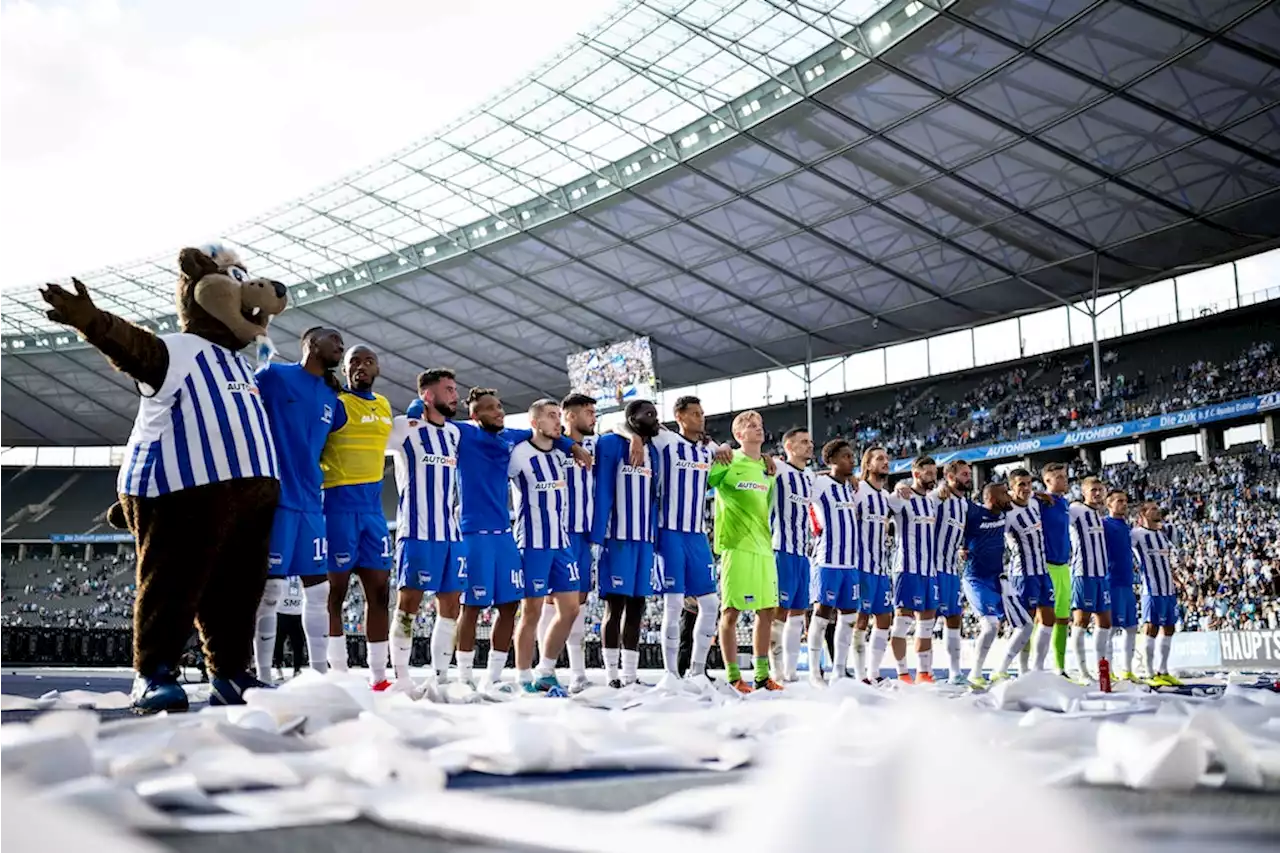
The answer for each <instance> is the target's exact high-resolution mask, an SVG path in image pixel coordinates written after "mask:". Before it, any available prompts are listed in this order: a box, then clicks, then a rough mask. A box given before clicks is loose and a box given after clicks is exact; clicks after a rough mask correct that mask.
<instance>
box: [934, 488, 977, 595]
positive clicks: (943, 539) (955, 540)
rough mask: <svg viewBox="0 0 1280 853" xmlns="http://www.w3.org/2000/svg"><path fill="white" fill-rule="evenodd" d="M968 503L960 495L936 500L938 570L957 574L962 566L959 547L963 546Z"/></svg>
mask: <svg viewBox="0 0 1280 853" xmlns="http://www.w3.org/2000/svg"><path fill="white" fill-rule="evenodd" d="M935 494H936V492H935ZM970 505H971V502H970V500H969V499H968V498H966V497H962V496H960V495H952V496H951V497H949V498H947V499H946V500H940V499H939V500H938V532H937V543H938V571H939V572H942V573H944V574H948V575H958V574H960V571H961V569H962V568H963V567H962V566H961V565H960V549H961V548H962V547H963V546H964V526H965V524H966V523H967V522H968V521H969V507H970Z"/></svg>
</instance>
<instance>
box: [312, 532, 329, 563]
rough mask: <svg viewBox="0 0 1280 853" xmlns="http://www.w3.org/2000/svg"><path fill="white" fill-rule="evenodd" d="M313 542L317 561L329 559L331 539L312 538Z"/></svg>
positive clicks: (321, 561)
mask: <svg viewBox="0 0 1280 853" xmlns="http://www.w3.org/2000/svg"><path fill="white" fill-rule="evenodd" d="M311 544H312V545H313V546H314V547H315V549H316V553H315V558H314V559H315V561H316V562H317V563H323V562H324V561H325V560H327V559H329V540H328V539H324V538H318V539H312V540H311Z"/></svg>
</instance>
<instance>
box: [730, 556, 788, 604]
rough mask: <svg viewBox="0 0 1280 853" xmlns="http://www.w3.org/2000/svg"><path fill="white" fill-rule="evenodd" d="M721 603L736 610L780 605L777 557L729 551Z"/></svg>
mask: <svg viewBox="0 0 1280 853" xmlns="http://www.w3.org/2000/svg"><path fill="white" fill-rule="evenodd" d="M720 600H721V601H722V602H723V604H722V606H723V607H729V608H732V609H734V610H765V609H767V608H770V607H777V606H778V568H777V566H776V565H775V564H774V562H773V554H771V553H770V554H757V553H754V552H752V551H725V552H724V557H723V560H722V561H721V563H720Z"/></svg>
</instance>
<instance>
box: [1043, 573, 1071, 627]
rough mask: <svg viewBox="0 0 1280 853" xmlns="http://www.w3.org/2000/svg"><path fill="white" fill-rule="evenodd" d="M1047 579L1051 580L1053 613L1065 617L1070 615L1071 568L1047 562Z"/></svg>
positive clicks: (1061, 617)
mask: <svg viewBox="0 0 1280 853" xmlns="http://www.w3.org/2000/svg"><path fill="white" fill-rule="evenodd" d="M1048 568H1049V580H1050V581H1052V582H1053V615H1054V616H1056V617H1057V618H1059V619H1066V618H1068V617H1069V616H1070V615H1071V568H1070V567H1069V566H1060V565H1058V564H1057V563H1049V564H1048Z"/></svg>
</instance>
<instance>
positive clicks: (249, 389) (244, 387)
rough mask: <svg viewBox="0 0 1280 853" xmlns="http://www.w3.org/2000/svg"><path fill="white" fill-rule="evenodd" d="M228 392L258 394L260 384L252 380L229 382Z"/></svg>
mask: <svg viewBox="0 0 1280 853" xmlns="http://www.w3.org/2000/svg"><path fill="white" fill-rule="evenodd" d="M227 393H229V394H257V393H258V386H257V385H255V384H254V383H252V382H228V383H227Z"/></svg>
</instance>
